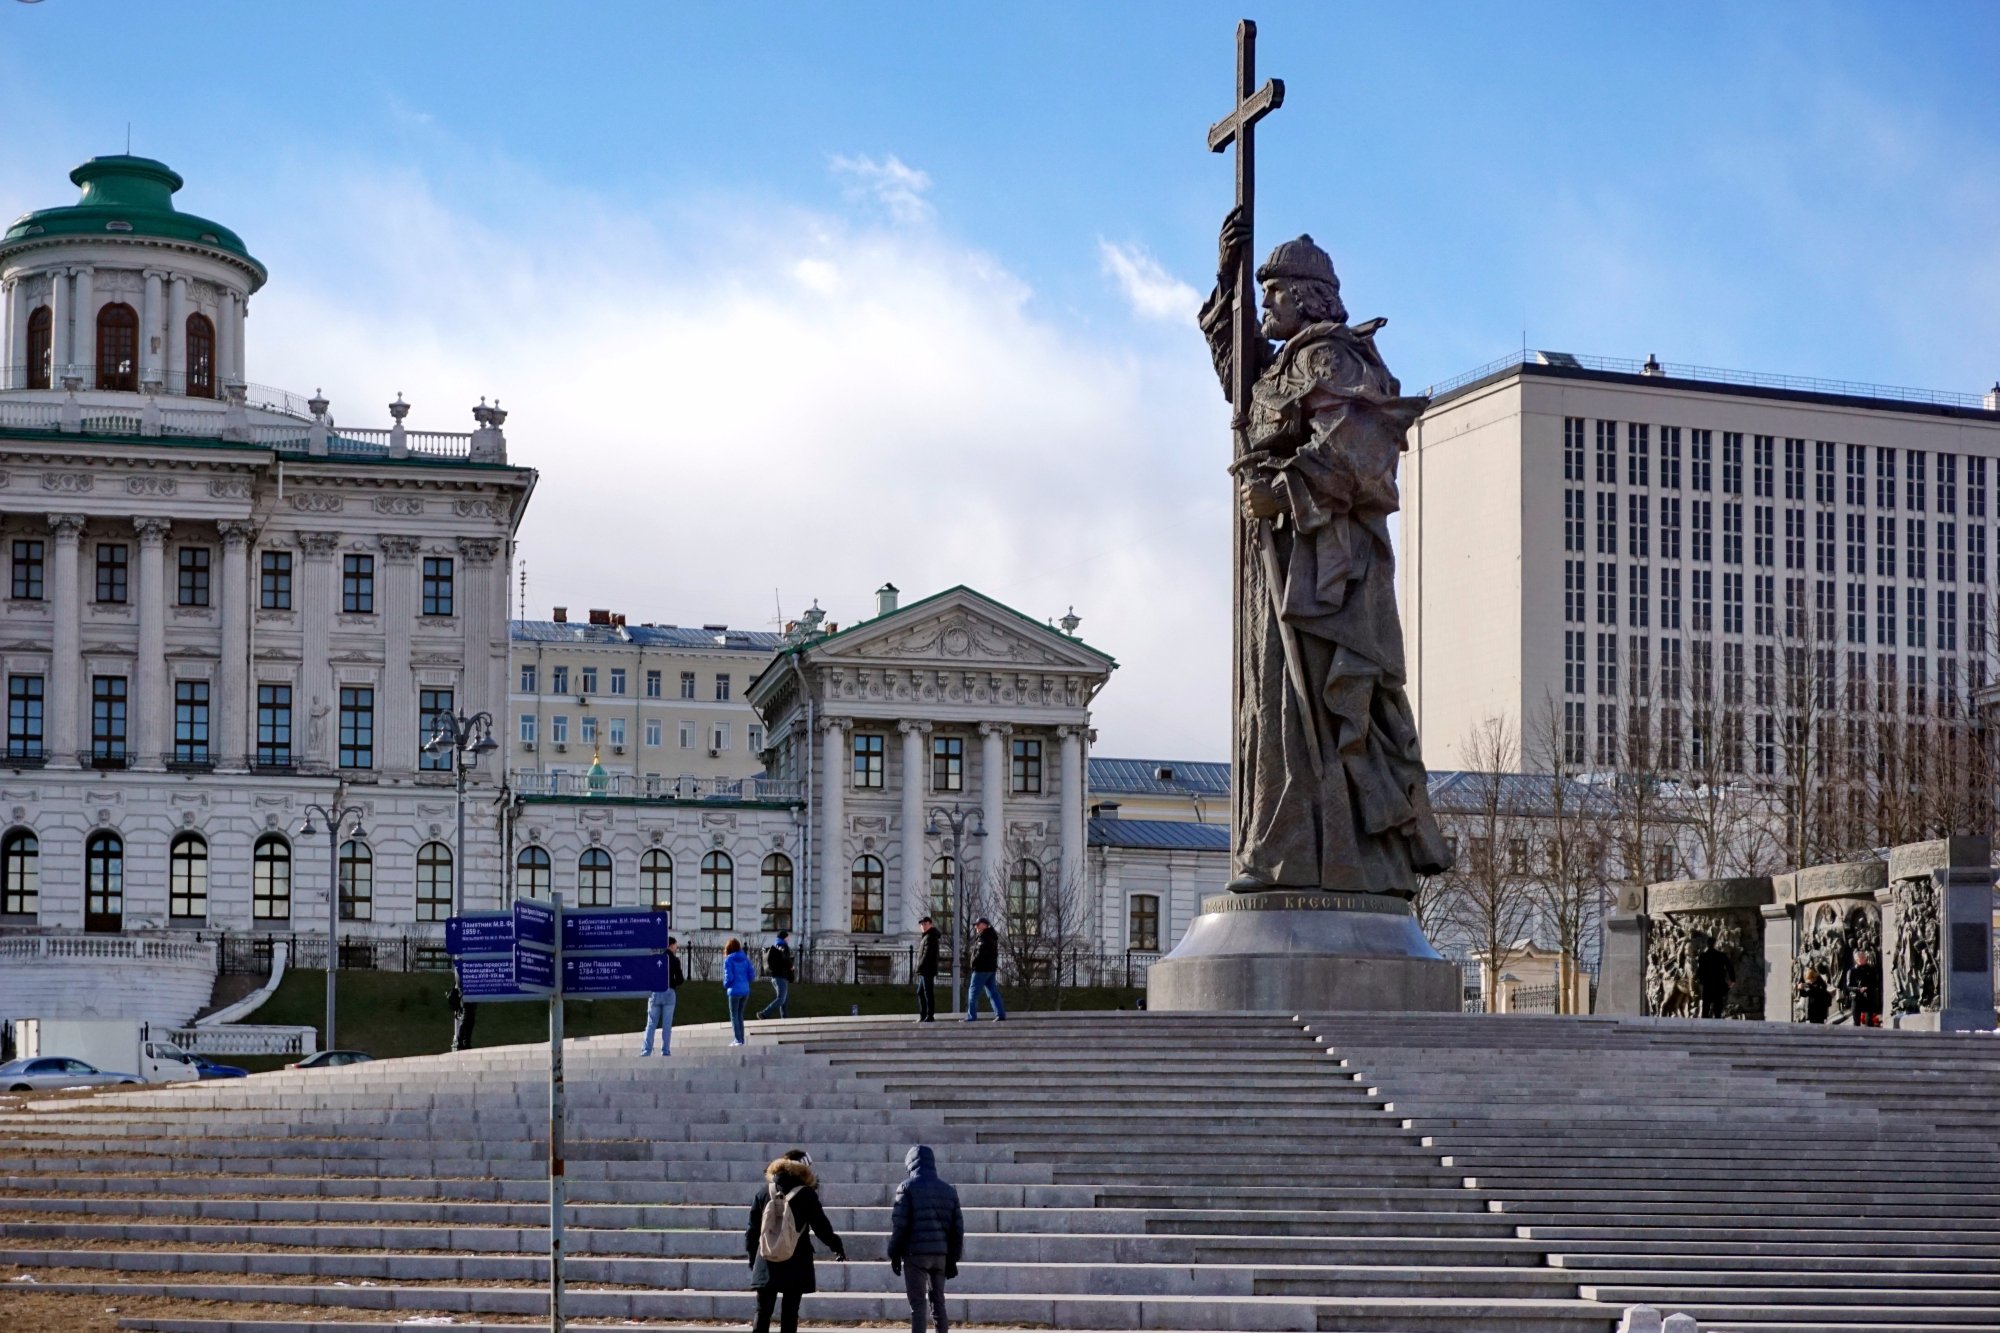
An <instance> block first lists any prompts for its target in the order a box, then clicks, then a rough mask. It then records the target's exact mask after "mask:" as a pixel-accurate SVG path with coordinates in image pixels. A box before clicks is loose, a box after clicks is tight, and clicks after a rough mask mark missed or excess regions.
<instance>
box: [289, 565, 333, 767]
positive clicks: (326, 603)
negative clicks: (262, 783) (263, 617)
mask: <svg viewBox="0 0 2000 1333" xmlns="http://www.w3.org/2000/svg"><path fill="white" fill-rule="evenodd" d="M339 549H340V534H339V533H337V532H301V533H300V534H299V555H300V557H301V560H302V563H303V564H304V566H305V568H304V571H303V575H302V577H301V578H300V579H299V593H300V597H299V627H300V629H302V630H303V631H304V649H303V652H302V653H301V657H302V659H303V660H302V661H301V662H300V664H299V688H298V691H297V692H296V693H295V694H294V695H293V696H292V735H293V736H294V737H295V738H298V737H303V738H304V743H303V744H302V745H297V746H296V750H295V752H296V753H298V754H299V755H300V756H301V763H302V765H304V766H308V767H312V768H315V769H318V770H319V771H321V772H331V771H332V769H333V767H334V763H333V761H334V751H333V746H334V740H333V733H334V727H335V726H336V725H338V722H339V718H338V717H337V716H336V713H335V710H336V709H338V708H339V706H340V700H339V699H338V698H336V697H335V696H334V693H333V662H332V660H331V659H332V656H333V621H334V617H335V616H337V615H339V614H340V561H339V559H338V558H337V553H338V551H339Z"/></svg>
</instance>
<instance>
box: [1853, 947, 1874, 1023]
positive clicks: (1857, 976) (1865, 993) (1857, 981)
mask: <svg viewBox="0 0 2000 1333" xmlns="http://www.w3.org/2000/svg"><path fill="white" fill-rule="evenodd" d="M1847 993H1848V997H1849V1000H1848V1002H1849V1003H1850V1004H1852V1005H1853V1006H1854V1022H1855V1025H1856V1026H1857V1027H1880V1026H1882V968H1881V966H1880V965H1879V964H1878V963H1876V961H1875V959H1874V957H1873V956H1872V955H1870V954H1869V953H1868V952H1867V951H1866V950H1858V951H1856V953H1855V955H1854V966H1852V967H1850V968H1848V969H1847Z"/></svg>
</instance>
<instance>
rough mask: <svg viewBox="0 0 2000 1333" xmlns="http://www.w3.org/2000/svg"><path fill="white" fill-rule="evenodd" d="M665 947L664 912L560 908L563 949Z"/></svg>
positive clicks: (665, 917) (566, 952)
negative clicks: (571, 909) (574, 910)
mask: <svg viewBox="0 0 2000 1333" xmlns="http://www.w3.org/2000/svg"><path fill="white" fill-rule="evenodd" d="M666 947H667V914H666V913H665V912H651V911H628V910H624V909H620V908H612V909H609V910H604V911H579V912H572V911H568V910H567V909H565V910H564V912H563V953H565V954H569V953H572V952H576V953H596V952H600V951H602V950H607V949H653V950H661V949H665V948H666Z"/></svg>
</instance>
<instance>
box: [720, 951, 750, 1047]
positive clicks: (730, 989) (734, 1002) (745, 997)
mask: <svg viewBox="0 0 2000 1333" xmlns="http://www.w3.org/2000/svg"><path fill="white" fill-rule="evenodd" d="M753 971H754V969H753V968H752V967H751V966H750V955H749V954H747V953H744V952H743V941H742V940H739V939H737V938H736V937H735V936H734V935H731V936H730V937H729V943H728V944H725V945H724V946H723V947H722V993H723V994H724V995H727V996H728V997H729V1027H730V1030H731V1031H732V1032H734V1033H735V1034H736V1040H734V1041H732V1042H730V1043H729V1044H730V1045H731V1046H741V1045H742V1044H743V1010H744V1009H745V1008H746V1007H747V1006H748V1005H749V1003H750V975H751V973H752V972H753Z"/></svg>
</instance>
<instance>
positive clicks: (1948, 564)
mask: <svg viewBox="0 0 2000 1333" xmlns="http://www.w3.org/2000/svg"><path fill="white" fill-rule="evenodd" d="M1937 539H1938V542H1937V577H1938V582H1939V583H1956V582H1958V524H1956V523H1948V522H1946V521H1945V520H1943V519H1939V520H1938V525H1937Z"/></svg>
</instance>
